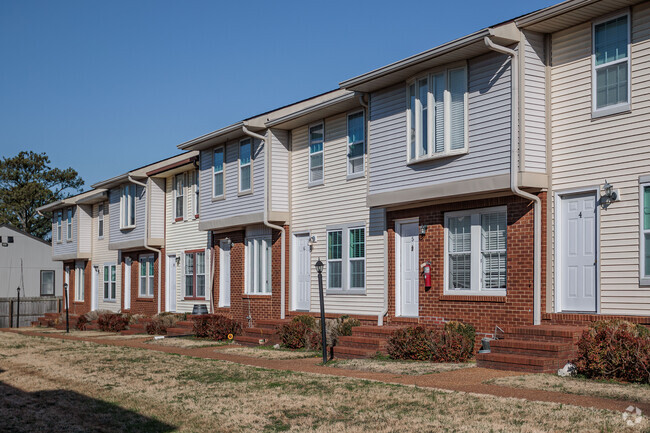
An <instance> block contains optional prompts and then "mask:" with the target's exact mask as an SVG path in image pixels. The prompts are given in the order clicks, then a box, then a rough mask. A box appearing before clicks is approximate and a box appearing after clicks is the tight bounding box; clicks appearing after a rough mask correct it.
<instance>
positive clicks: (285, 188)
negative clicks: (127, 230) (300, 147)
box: [271, 129, 289, 212]
mask: <svg viewBox="0 0 650 433" xmlns="http://www.w3.org/2000/svg"><path fill="white" fill-rule="evenodd" d="M271 144H272V146H271V158H272V162H271V167H272V169H271V185H272V186H271V210H272V211H276V212H289V133H288V132H287V131H284V130H281V129H272V130H271Z"/></svg>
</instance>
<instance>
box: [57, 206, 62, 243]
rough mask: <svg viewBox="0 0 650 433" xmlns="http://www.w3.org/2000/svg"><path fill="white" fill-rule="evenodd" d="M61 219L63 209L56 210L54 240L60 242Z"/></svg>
mask: <svg viewBox="0 0 650 433" xmlns="http://www.w3.org/2000/svg"><path fill="white" fill-rule="evenodd" d="M62 220H63V211H61V210H60V211H58V212H57V213H56V241H57V242H61V241H62V240H63V237H62V236H63V235H62V234H61V233H62V231H61V223H62Z"/></svg>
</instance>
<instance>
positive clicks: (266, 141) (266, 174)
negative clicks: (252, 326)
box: [241, 125, 286, 319]
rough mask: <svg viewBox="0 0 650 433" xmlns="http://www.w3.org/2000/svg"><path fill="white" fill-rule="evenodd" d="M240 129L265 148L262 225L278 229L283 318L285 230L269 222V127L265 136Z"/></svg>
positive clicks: (243, 126) (242, 127)
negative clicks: (261, 143)
mask: <svg viewBox="0 0 650 433" xmlns="http://www.w3.org/2000/svg"><path fill="white" fill-rule="evenodd" d="M241 130H242V132H243V133H244V134H246V135H248V136H249V137H253V138H257V139H258V140H262V142H264V145H265V146H266V149H265V150H264V225H265V226H266V227H269V228H270V229H273V230H279V231H280V239H281V242H282V245H281V246H280V251H281V253H280V257H281V263H280V272H281V273H282V274H281V276H280V281H281V283H280V284H281V286H280V304H281V305H280V319H284V316H285V311H284V309H285V308H284V304H285V298H286V294H285V292H286V290H285V289H286V288H285V286H286V278H285V273H286V271H285V267H286V265H285V261H286V260H285V257H286V252H285V236H286V233H285V230H284V227H282V226H278V225H275V224H271V223H270V222H269V211H268V188H267V183H268V181H269V168H270V167H271V164H269V157H270V155H271V151H270V148H271V146H270V142H271V140H269V138H268V135H269V134H270V133H271V130H270V129H267V131H266V134H267V136H264V135H260V134H256V133H255V132H252V131H249V130H248V128H246V126H245V125H242V126H241Z"/></svg>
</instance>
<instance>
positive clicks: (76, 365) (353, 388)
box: [0, 333, 647, 433]
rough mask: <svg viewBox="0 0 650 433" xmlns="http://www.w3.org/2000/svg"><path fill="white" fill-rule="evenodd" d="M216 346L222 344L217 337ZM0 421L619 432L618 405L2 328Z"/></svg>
mask: <svg viewBox="0 0 650 433" xmlns="http://www.w3.org/2000/svg"><path fill="white" fill-rule="evenodd" d="M215 350H219V349H215ZM0 386H1V387H2V392H0V430H2V429H3V428H4V429H6V430H7V431H15V432H33V431H48V432H88V431H102V432H113V431H132V432H168V431H182V432H201V431H206V432H249V431H252V432H280V431H317V432H332V431H336V432H367V431H373V432H388V431H435V432H438V431H443V432H444V431H447V432H452V431H462V432H481V433H484V432H485V433H487V432H541V431H557V432H569V431H571V432H578V431H584V432H618V431H630V432H631V431H643V430H642V429H644V428H647V421H644V423H642V424H641V425H639V426H636V427H634V428H628V427H626V426H625V423H624V421H623V419H622V416H621V413H618V412H609V411H603V410H595V409H586V408H581V407H574V406H567V405H560V404H551V403H539V402H527V401H523V400H516V399H503V398H497V397H490V396H476V395H468V394H464V393H456V392H443V391H436V390H432V389H426V388H418V387H410V386H401V385H389V384H383V383H379V382H372V381H366V380H359V379H351V378H344V377H331V376H325V375H316V374H307V373H292V372H287V371H276V370H266V369H261V368H255V367H250V366H244V365H239V364H235V363H231V362H223V361H217V360H207V359H199V358H192V357H187V356H180V355H174V354H168V353H161V352H155V351H147V350H143V349H134V348H128V347H118V346H103V345H98V344H94V343H89V342H81V341H66V340H58V339H49V338H44V337H30V336H26V335H19V334H13V333H0Z"/></svg>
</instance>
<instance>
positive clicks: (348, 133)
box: [310, 110, 366, 179]
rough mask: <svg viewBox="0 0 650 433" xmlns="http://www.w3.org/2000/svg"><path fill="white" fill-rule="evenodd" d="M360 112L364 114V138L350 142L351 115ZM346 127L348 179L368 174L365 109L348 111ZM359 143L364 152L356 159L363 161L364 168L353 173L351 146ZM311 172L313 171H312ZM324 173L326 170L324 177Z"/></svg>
mask: <svg viewBox="0 0 650 433" xmlns="http://www.w3.org/2000/svg"><path fill="white" fill-rule="evenodd" d="M359 113H361V114H362V116H363V139H362V140H361V141H355V142H354V143H350V116H354V115H355V114H359ZM346 127H347V135H346V138H347V155H348V157H347V164H348V171H347V174H348V179H355V178H357V177H363V176H365V174H366V111H365V110H356V111H353V112H351V113H348V114H347V116H346ZM323 132H324V131H323ZM359 143H362V146H363V153H362V154H361V157H356V158H354V159H361V161H362V166H361V167H362V168H361V171H360V172H359V173H352V172H351V168H352V164H351V163H350V162H351V160H352V159H351V158H350V152H351V151H350V147H351V146H352V145H354V144H359ZM323 150H325V146H323ZM310 161H311V158H310ZM324 163H325V160H324V159H323V164H324ZM310 173H311V171H310ZM324 174H325V172H324V171H323V178H324V177H325V176H324Z"/></svg>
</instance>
